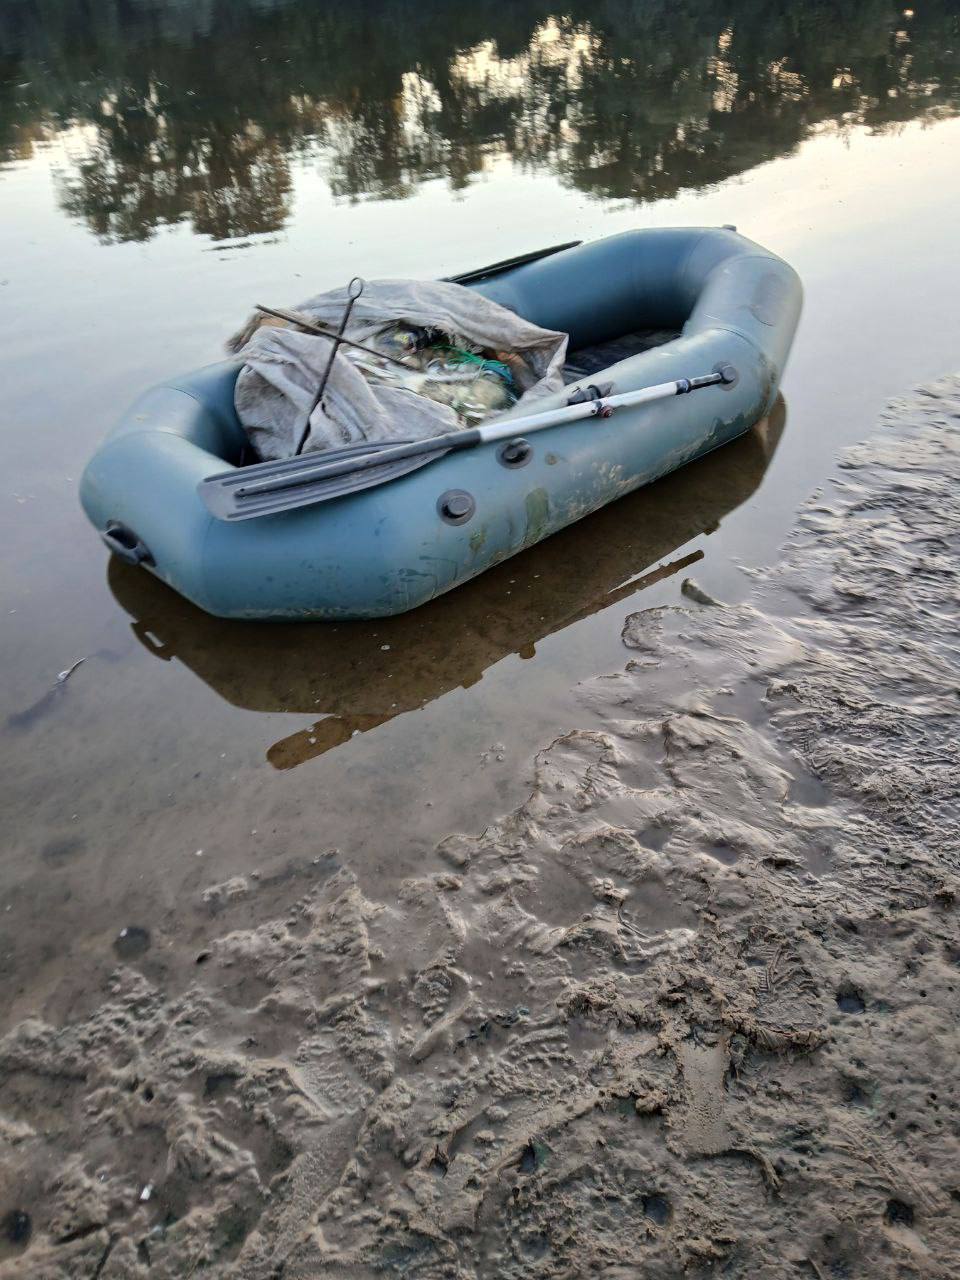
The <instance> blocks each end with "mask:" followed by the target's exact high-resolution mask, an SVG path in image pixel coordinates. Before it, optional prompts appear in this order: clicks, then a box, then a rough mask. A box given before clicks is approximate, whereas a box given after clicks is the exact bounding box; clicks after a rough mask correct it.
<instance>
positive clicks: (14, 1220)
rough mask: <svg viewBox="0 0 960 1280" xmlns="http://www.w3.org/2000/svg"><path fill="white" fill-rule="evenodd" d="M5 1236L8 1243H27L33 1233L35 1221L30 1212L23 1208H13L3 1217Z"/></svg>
mask: <svg viewBox="0 0 960 1280" xmlns="http://www.w3.org/2000/svg"><path fill="white" fill-rule="evenodd" d="M2 1230H3V1238H4V1239H5V1240H6V1242H7V1243H8V1244H23V1245H25V1244H26V1243H27V1242H28V1240H29V1239H30V1236H31V1235H32V1234H33V1223H32V1222H31V1221H30V1215H29V1213H24V1211H23V1210H22V1209H11V1210H10V1212H9V1213H8V1214H6V1215H5V1216H4V1219H3V1227H2Z"/></svg>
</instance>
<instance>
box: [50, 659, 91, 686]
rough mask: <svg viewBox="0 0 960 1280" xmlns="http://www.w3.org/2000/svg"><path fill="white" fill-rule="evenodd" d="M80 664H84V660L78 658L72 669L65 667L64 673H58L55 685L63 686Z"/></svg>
mask: <svg viewBox="0 0 960 1280" xmlns="http://www.w3.org/2000/svg"><path fill="white" fill-rule="evenodd" d="M81 662H86V658H78V659H77V660H76V662H75V663H74V664H73V666H72V667H67V668H66V670H65V671H59V672H58V673H57V684H64V683H65V682H66V681H67V680H69V679H70V677H71V676H72V675H73V673H74V672H75V671H76V669H77V667H79V666H80V664H81Z"/></svg>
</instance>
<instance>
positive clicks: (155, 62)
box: [0, 0, 960, 1014]
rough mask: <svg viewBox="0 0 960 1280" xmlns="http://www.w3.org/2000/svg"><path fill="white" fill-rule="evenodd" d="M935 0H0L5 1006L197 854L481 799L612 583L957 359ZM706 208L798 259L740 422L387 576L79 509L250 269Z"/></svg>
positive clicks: (328, 271)
mask: <svg viewBox="0 0 960 1280" xmlns="http://www.w3.org/2000/svg"><path fill="white" fill-rule="evenodd" d="M958 15H960V5H958V4H956V3H953V4H950V3H946V2H944V0H941V2H939V3H932V4H918V5H917V6H916V7H915V8H912V9H905V8H903V7H901V6H898V5H892V4H888V3H877V2H876V0H871V2H870V3H866V4H864V3H853V2H850V3H835V4H826V3H822V4H816V3H790V4H787V3H785V2H783V0H772V2H769V3H765V4H747V3H732V2H728V3H720V2H717V3H685V4H683V5H679V6H678V5H674V4H669V5H668V4H666V3H645V4H639V3H625V2H621V3H617V2H614V0H609V2H608V3H601V4H596V3H592V4H589V5H587V4H573V5H571V6H567V7H566V8H565V9H563V10H558V9H557V8H556V7H555V6H554V5H553V4H551V3H549V0H544V2H543V3H517V4H511V5H493V4H488V3H479V4H474V5H471V6H449V5H434V4H430V3H420V4H411V3H402V2H400V0H392V2H389V3H388V2H381V3H367V4H364V5H362V6H361V5H356V6H339V5H338V6H332V5H317V4H315V3H306V2H305V0H303V2H299V0H291V2H289V3H272V4H271V3H267V2H265V0H257V3H255V4H254V3H243V2H233V3H229V4H228V3H216V2H208V3H202V4H190V5H184V4H178V3H174V2H173V0H167V2H166V3H159V2H157V0H140V2H139V3H136V4H131V3H98V4H97V5H95V6H89V5H85V4H80V3H79V2H77V0H61V2H60V3H43V4H34V3H15V2H14V0H0V209H2V215H0V352H2V353H3V355H2V357H0V359H2V366H3V367H2V371H3V380H2V383H3V389H4V393H3V397H2V407H0V431H2V438H3V441H4V444H5V447H6V466H5V469H4V483H3V486H2V489H0V497H2V503H3V506H2V517H0V519H2V526H0V528H2V536H3V548H4V554H3V558H2V565H0V584H2V605H0V607H2V609H3V614H2V617H3V628H2V635H0V645H2V660H3V666H2V671H3V680H2V684H0V738H2V743H3V749H4V769H3V773H2V779H0V796H2V802H3V810H4V815H5V819H6V821H5V840H4V844H3V851H2V854H0V909H2V910H0V920H2V922H3V925H4V933H3V938H2V945H0V965H2V967H3V972H4V973H5V974H6V975H7V979H8V980H7V982H6V984H5V994H6V995H7V1002H6V1003H8V1004H9V1005H11V1006H12V1008H13V1010H14V1011H15V1012H17V1013H23V1012H24V1011H26V1010H29V1009H33V1008H41V1007H45V1008H46V1009H47V1011H48V1012H51V1013H52V1014H57V1013H60V1014H62V1013H64V1012H66V1011H69V1010H72V1009H74V1008H75V1007H77V1005H76V1002H77V1001H78V1000H80V999H81V998H82V995H83V993H86V992H88V991H89V989H90V988H91V983H92V982H93V981H95V980H96V975H102V974H103V973H104V972H106V970H107V969H109V967H110V965H111V964H112V962H113V958H114V957H113V952H112V949H111V942H112V940H113V938H114V937H115V936H116V934H117V933H118V932H119V930H120V928H121V927H123V926H124V925H137V926H138V927H144V928H149V929H150V931H151V937H152V938H154V940H155V942H154V946H155V947H156V948H157V949H158V951H159V950H160V949H162V947H163V946H169V945H170V944H171V943H172V942H173V941H174V940H176V939H178V938H179V937H181V936H182V935H183V934H184V933H185V932H189V931H190V929H191V928H193V927H194V926H193V924H192V919H193V918H192V916H191V914H190V911H191V904H192V903H193V901H194V900H195V895H196V893H197V891H198V889H199V888H200V887H201V886H203V885H205V884H208V883H210V882H211V881H212V880H222V879H224V878H225V877H227V876H229V875H231V874H233V873H235V872H241V871H249V870H251V869H255V868H265V869H270V868H273V869H276V868H277V867H279V866H282V865H286V864H287V863H289V862H290V861H291V860H293V861H296V860H298V859H300V860H305V861H307V862H308V863H309V861H310V859H312V858H313V857H314V856H317V855H319V854H320V853H321V852H322V851H323V850H326V849H329V848H331V847H333V846H339V847H340V848H341V850H342V852H343V856H344V857H345V858H346V859H347V860H348V861H349V863H350V865H351V866H352V867H353V868H354V870H355V871H356V873H357V874H358V875H359V876H360V877H361V879H362V880H363V879H367V878H369V879H371V880H373V879H376V880H377V881H379V883H380V885H381V890H380V891H381V893H382V892H383V889H382V885H383V883H384V882H386V883H388V884H389V883H392V882H397V881H399V879H401V878H402V877H403V876H404V875H406V874H408V873H409V872H410V871H411V869H413V868H415V867H417V866H418V865H420V864H421V863H422V860H423V858H424V856H425V854H426V853H427V852H428V851H429V850H430V848H431V847H432V845H433V843H434V842H435V840H436V839H437V838H438V837H439V836H441V835H442V834H444V833H445V832H446V831H448V830H450V829H451V827H464V828H473V827H476V826H478V825H483V823H484V822H485V821H486V819H487V818H489V817H490V816H491V815H492V814H493V813H495V812H497V811H499V810H501V809H503V808H505V807H507V806H508V805H510V804H513V803H515V802H516V801H517V800H518V799H519V798H520V796H521V795H522V793H523V790H524V787H525V785H526V776H527V772H528V762H529V759H530V753H531V751H532V750H533V749H534V748H535V747H537V746H538V745H540V744H541V743H542V742H544V741H545V740H548V739H549V737H550V736H551V735H552V734H554V733H556V732H559V731H560V730H562V729H563V728H565V727H568V723H569V722H570V718H571V717H572V716H573V715H574V714H577V715H581V714H582V712H580V711H579V710H578V711H576V713H575V712H574V710H573V708H574V703H573V701H572V699H571V696H570V690H571V688H572V687H573V686H574V685H575V684H576V682H577V681H579V680H582V679H584V678H587V677H589V676H591V675H593V674H594V673H596V672H597V671H600V670H604V669H611V668H613V667H616V666H618V665H622V663H623V661H624V657H625V654H624V651H623V649H622V647H621V644H620V638H619V635H620V623H621V620H622V618H623V616H624V615H625V614H626V613H627V612H628V611H629V610H631V609H637V608H640V607H642V606H643V605H645V604H658V603H663V602H677V601H679V599H680V596H679V583H680V581H681V579H682V578H683V577H684V576H686V575H688V574H690V573H692V574H694V576H696V578H697V579H698V581H699V582H700V583H701V584H702V585H703V587H704V588H705V589H706V590H707V591H709V592H710V593H711V594H713V595H715V596H718V597H721V598H724V599H738V598H742V597H743V595H744V594H745V592H746V589H747V579H746V577H745V575H744V574H743V573H742V572H741V569H740V567H739V566H746V567H751V566H757V565H760V564H763V563H765V562H768V561H769V560H770V559H772V558H773V556H774V553H775V550H776V548H777V546H778V543H779V542H780V540H781V539H782V538H783V537H784V536H785V534H786V532H787V530H788V529H789V527H790V525H791V522H792V517H793V512H794V510H795V508H796V506H797V504H798V503H799V502H800V501H801V500H802V499H803V498H804V497H805V496H806V494H807V493H808V492H809V491H810V490H811V489H813V488H815V487H816V486H817V485H818V484H820V483H822V481H823V480H824V479H825V478H826V477H827V476H828V475H830V474H831V470H832V459H833V457H834V455H835V453H836V451H837V449H838V448H839V447H840V446H841V445H843V444H844V443H847V442H850V441H852V440H855V439H858V438H860V437H862V436H863V435H864V434H866V433H867V432H868V431H870V430H871V429H872V427H873V423H874V420H875V416H876V412H877V410H878V409H879V407H880V406H881V405H882V403H883V402H884V400H885V399H886V398H887V397H888V396H889V395H892V394H897V393H899V392H901V391H902V390H904V389H905V388H906V387H908V386H909V385H910V384H912V383H915V382H918V381H921V380H923V379H927V378H930V377H931V376H934V375H936V374H938V373H940V372H941V371H943V370H944V369H947V368H951V367H956V365H957V364H958V351H960V321H958V318H957V309H956V298H957V297H958V296H960V257H958V254H957V252H956V209H957V207H958V200H960V166H958V164H957V156H958V154H960V121H958V119H957V113H958V108H960V16H958ZM721 223H734V224H736V225H738V227H739V229H740V230H741V231H742V232H744V233H745V234H747V235H749V236H751V237H753V238H754V239H757V240H759V241H761V242H762V243H764V244H766V245H768V246H769V247H770V248H771V249H773V250H775V251H776V252H778V253H780V254H781V255H783V256H784V257H786V258H787V259H788V260H789V261H791V262H792V263H793V264H794V265H795V266H796V267H797V268H798V270H799V271H800V273H801V275H802V277H803V280H804V284H805V288H806V294H807V305H806V311H805V315H804V319H803V321H802V325H801V330H800V333H799V335H798V340H797V343H796V346H795V349H794V355H793V358H792V361H791V364H790V366H789V369H788V372H787V376H786V378H785V381H784V385H783V400H782V401H781V402H780V404H779V405H778V408H777V412H776V414H775V415H774V417H773V418H772V420H771V421H770V422H769V423H767V424H764V426H763V428H762V429H761V430H759V431H757V432H755V433H753V434H752V435H751V436H750V437H747V438H745V439H744V440H742V441H740V442H738V443H737V444H735V445H732V446H730V447H729V448H727V449H725V450H723V451H722V452H721V453H719V454H716V455H714V456H712V457H710V458H708V459H706V460H704V461H702V462H700V463H698V464H696V465H695V466H692V467H689V468H687V469H686V470H685V471H684V472H682V473H681V474H678V475H676V476H674V477H672V478H670V479H668V480H666V481H663V482H661V483H660V484H658V485H657V486H655V487H654V488H653V489H651V490H650V491H648V492H646V493H642V494H638V495H634V496H633V497H631V498H628V499H625V500H624V501H623V502H621V503H619V504H617V505H616V506H615V507H613V508H610V509H608V510H607V511H604V512H602V513H599V514H598V515H597V516H594V517H591V518H590V519H588V520H586V521H584V522H583V523H582V524H580V525H579V526H576V527H574V528H573V529H571V530H568V531H566V532H565V533H563V534H562V535H558V536H557V537H555V538H553V539H551V540H549V541H548V542H547V543H545V544H543V545H541V546H540V547H537V548H534V549H533V550H532V551H530V552H528V553H526V554H524V555H523V556H521V557H518V558H516V559H515V560H513V561H511V562H510V563H508V564H506V565H504V566H501V567H500V568H499V569H497V570H495V571H493V572H491V573H489V574H487V575H485V576H484V577H483V578H482V579H480V580H479V581H477V582H476V583H473V584H470V585H469V586H468V587H466V588H464V589H462V590H460V591H458V592H456V593H454V594H452V595H450V596H448V597H446V598H444V599H442V600H440V601H437V602H436V603H435V604H433V605H431V606H428V607H427V608H425V609H422V610H420V611H418V612H416V613H415V614H411V615H409V616H408V617H405V618H400V619H395V620H391V621H388V622H383V623H374V624H362V625H361V624H353V625H348V626H338V627H326V626H299V627H296V626H276V627H266V626H263V627H252V626H241V625H238V624H225V623H220V622H217V621H215V620H212V619H209V618H206V617H204V616H203V615H201V614H200V613H198V612H197V611H196V610H194V609H193V608H192V607H191V606H189V605H186V604H185V603H184V602H182V601H180V600H179V599H177V598H176V597H175V596H173V595H172V594H171V593H170V592H168V591H167V590H166V589H165V588H163V587H162V586H160V585H159V584H158V583H156V582H154V581H153V580H152V579H150V578H148V577H147V576H146V575H143V574H138V573H132V572H127V571H126V570H125V569H124V568H123V567H122V566H119V565H111V566H108V565H107V562H106V557H105V554H104V551H103V548H102V547H101V546H100V544H99V542H98V540H97V538H96V536H95V534H94V533H93V531H92V530H91V529H89V527H87V525H86V524H85V521H84V519H83V517H82V515H81V513H80V511H79V509H78V506H77V500H76V485H77V479H78V476H79V473H80V470H81V469H82V466H83V464H84V461H85V459H86V458H87V457H88V456H89V454H90V452H91V451H92V449H93V448H94V447H95V446H96V443H97V442H98V440H99V439H100V437H101V436H102V434H103V432H104V431H105V430H106V428H107V427H108V426H109V424H110V421H111V419H112V417H113V416H114V415H115V414H116V413H117V412H118V411H119V410H120V409H121V408H122V407H123V405H124V404H125V403H126V402H128V401H129V400H130V399H132V398H133V396H134V395H136V394H137V393H138V391H139V390H141V389H142V388H143V387H144V386H146V385H149V384H150V383H151V382H155V381H158V380H161V379H163V378H165V377H167V376H169V375H170V374H172V373H176V372H178V371H180V370H184V369H189V368H191V367H194V366H197V365H199V364H202V363H205V362H208V361H210V360H213V359H216V358H218V356H219V355H220V352H221V349H222V342H223V340H224V339H225V337H226V336H227V335H228V334H229V333H230V332H231V331H232V330H233V329H234V328H236V326H237V324H238V323H239V322H240V321H241V320H242V319H243V318H244V316H245V315H246V313H247V311H248V309H249V307H250V305H251V304H252V303H253V302H254V301H256V300H262V301H267V302H270V301H273V302H276V303H278V304H280V305H282V304H290V303H295V302H296V301H298V300H299V299H300V298H301V297H304V296H308V295H309V294H311V293H313V292H316V291H317V290H319V289H322V288H326V287H332V286H334V285H338V284H341V283H343V282H344V281H345V280H346V279H347V278H349V277H350V276H351V275H353V274H355V273H359V274H362V275H365V276H368V277H375V276H377V275H385V274H387V275H421V276H435V275H441V274H448V273H451V272H455V271H458V270H463V269H466V268H469V267H472V266H477V265H481V264H483V263H485V262H488V261H492V260H495V259H497V258H501V257H504V256H508V255H511V254H513V253H518V252H522V251H525V250H528V249H534V248H537V247H538V246H540V245H544V244H549V243H553V242H557V241H563V240H569V239H574V238H593V237H598V236H602V235H606V234H610V233H612V232H615V231H619V230H623V229H626V228H628V227H635V226H653V225H671V224H703V225H717V224H721ZM79 658H84V659H85V660H84V662H83V663H82V664H81V665H80V666H79V667H77V668H76V670H75V671H74V672H73V674H72V675H71V676H70V677H69V679H67V680H66V681H64V682H62V683H59V684H58V683H57V680H56V677H57V674H58V673H59V672H61V671H64V670H66V669H67V668H69V667H70V666H71V665H72V664H73V663H74V662H76V661H77V660H78V659H79ZM170 963H171V964H172V963H173V961H172V960H171V961H170ZM91 974H92V975H93V977H91Z"/></svg>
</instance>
